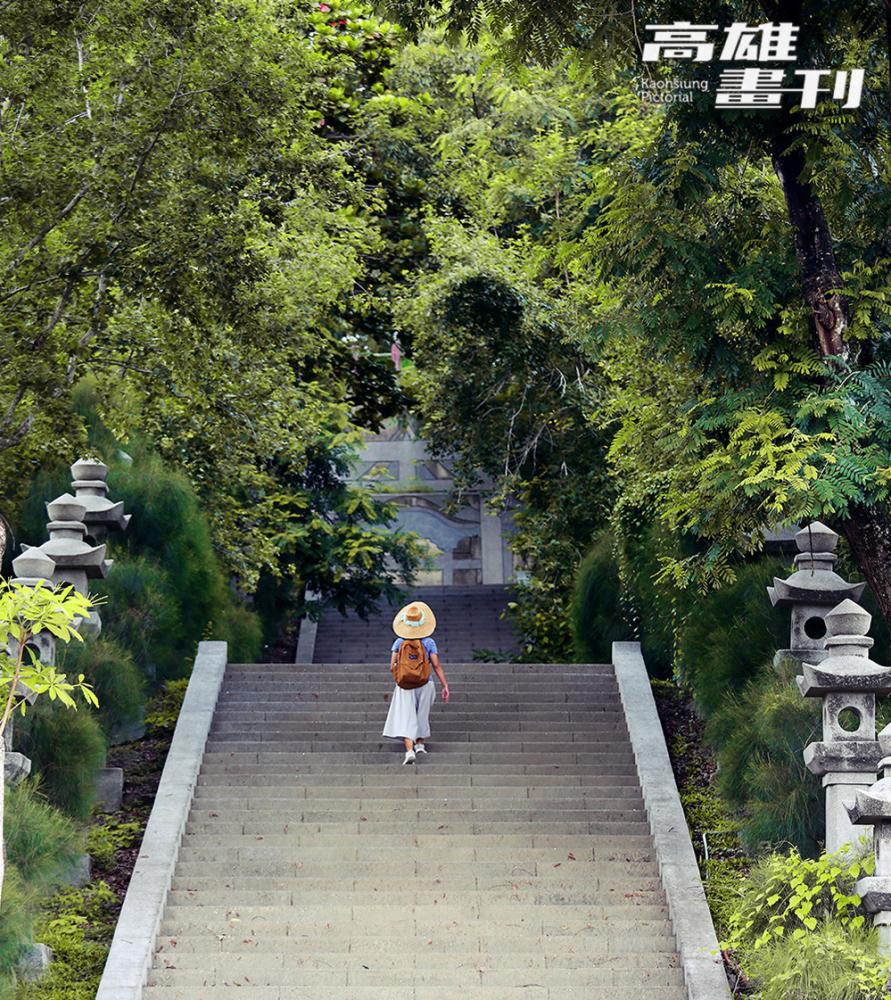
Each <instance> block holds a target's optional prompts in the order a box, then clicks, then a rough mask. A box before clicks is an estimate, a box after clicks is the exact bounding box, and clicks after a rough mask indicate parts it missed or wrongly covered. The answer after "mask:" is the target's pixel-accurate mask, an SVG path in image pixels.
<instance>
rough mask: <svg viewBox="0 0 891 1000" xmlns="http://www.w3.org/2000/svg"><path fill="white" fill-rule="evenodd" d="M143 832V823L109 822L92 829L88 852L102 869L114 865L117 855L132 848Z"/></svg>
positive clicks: (88, 835)
mask: <svg viewBox="0 0 891 1000" xmlns="http://www.w3.org/2000/svg"><path fill="white" fill-rule="evenodd" d="M141 832H142V824H141V823H136V822H132V823H121V822H119V821H117V820H109V821H108V822H107V823H99V824H96V825H95V826H91V827H90V832H89V833H88V834H87V852H88V854H89V855H90V857H91V858H92V859H93V861H95V862H96V864H97V865H99V866H100V867H101V868H108V867H110V866H111V865H113V864H114V860H115V855H116V854H117V853H118V851H123V850H125V849H126V848H128V847H132V846H133V845H134V844H135V843H136V841H137V840H138V839H139V837H140V835H141Z"/></svg>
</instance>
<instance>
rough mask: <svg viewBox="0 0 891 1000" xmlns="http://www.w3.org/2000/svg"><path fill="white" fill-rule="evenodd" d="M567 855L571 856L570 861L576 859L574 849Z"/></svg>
mask: <svg viewBox="0 0 891 1000" xmlns="http://www.w3.org/2000/svg"><path fill="white" fill-rule="evenodd" d="M567 857H568V858H569V860H570V861H575V855H574V854H573V853H572V851H570V852H569V854H568V855H567Z"/></svg>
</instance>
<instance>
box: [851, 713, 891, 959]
mask: <svg viewBox="0 0 891 1000" xmlns="http://www.w3.org/2000/svg"><path fill="white" fill-rule="evenodd" d="M879 747H880V748H881V755H882V757H881V760H880V761H879V764H878V769H877V770H878V776H879V778H878V781H876V782H875V784H873V785H872V786H871V787H870V788H868V789H867V790H866V791H863V790H862V789H858V791H857V794H856V796H855V799H854V804H853V805H852V806H850V807H849V808H848V814H849V816H850V819H851V822H852V823H856V824H858V825H863V826H872V828H873V848H874V850H875V856H876V873H875V875H869V876H867V877H865V878H862V879H860V880H859V881H858V882H857V886H856V891H857V893H858V895H859V896H860V898H861V899H862V900H863V905H864V906H865V907H866V909H867V911H868V912H869V913H871V914H873V923H874V924H875V925H876V927H877V928H878V934H879V954H880V955H885V956H891V726H885V728H884V729H883V730H882V731H881V732H880V733H879Z"/></svg>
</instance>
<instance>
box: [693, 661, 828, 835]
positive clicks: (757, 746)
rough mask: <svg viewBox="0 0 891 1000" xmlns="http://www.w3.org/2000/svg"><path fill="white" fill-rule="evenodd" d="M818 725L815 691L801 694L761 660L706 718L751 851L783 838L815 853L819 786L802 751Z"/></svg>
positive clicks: (725, 791) (724, 788)
mask: <svg viewBox="0 0 891 1000" xmlns="http://www.w3.org/2000/svg"><path fill="white" fill-rule="evenodd" d="M820 731H821V730H820V706H819V704H818V703H817V701H816V699H813V698H802V697H801V693H800V692H799V691H798V689H797V688H796V687H794V686H793V684H792V683H791V679H790V678H789V677H788V676H787V675H785V674H777V673H775V672H774V670H773V668H772V666H762V670H761V672H760V674H759V675H758V676H757V677H756V678H755V679H754V680H752V681H750V682H749V684H747V685H746V687H745V688H744V689H743V691H742V692H741V693H740V694H738V695H735V696H732V697H730V698H728V700H727V702H726V703H725V705H724V707H723V708H722V709H721V710H720V711H718V712H716V713H715V714H714V715H713V716H712V718H711V719H710V720H709V722H708V726H707V735H708V738H709V741H710V742H711V743H712V744H713V745H714V746H715V747H716V748H717V757H718V764H719V770H718V787H719V789H720V792H721V794H722V795H724V796H725V797H726V799H727V801H728V802H729V803H730V804H731V805H732V806H733V807H735V808H736V809H737V810H738V811H739V813H740V820H741V825H740V838H741V840H742V842H743V844H744V845H745V846H746V848H747V849H748V850H749V851H750V852H759V851H761V850H763V849H764V846H765V845H771V846H776V845H779V844H784V843H785V844H792V845H794V846H795V847H796V848H797V849H798V850H799V851H801V852H802V853H803V854H812V853H813V852H814V851H815V849H816V846H817V844H818V843H819V842H820V841H821V840H822V839H823V833H824V829H823V791H822V789H821V787H820V782H819V780H818V779H817V778H815V777H814V775H812V774H811V773H810V771H808V770H807V768H806V767H805V766H804V759H803V758H802V751H803V750H804V748H805V747H806V746H807V744H808V743H810V742H811V741H812V740H814V739H819V733H820Z"/></svg>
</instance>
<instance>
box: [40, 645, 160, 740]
mask: <svg viewBox="0 0 891 1000" xmlns="http://www.w3.org/2000/svg"><path fill="white" fill-rule="evenodd" d="M59 666H60V667H61V668H62V669H64V670H69V671H76V672H77V673H80V674H83V675H84V677H85V678H86V679H87V681H88V683H89V684H90V685H91V686H92V688H93V690H94V691H95V692H96V697H97V698H98V699H99V709H98V712H97V718H98V721H99V725H100V726H101V727H102V732H103V734H104V735H105V738H106V740H108V741H110V742H111V741H113V740H115V739H117V738H118V737H119V735H120V733H121V732H122V731H126V730H128V729H130V728H132V727H133V726H134V725H138V724H139V723H140V722H141V720H142V709H143V705H144V704H145V690H144V682H143V678H142V675H141V674H140V672H139V669H138V667H137V666H136V664H135V663H134V661H133V657H132V655H131V654H130V653H129V651H128V650H127V649H126V648H125V647H123V646H121V645H120V644H118V643H117V642H115V641H114V640H112V639H108V638H104V637H103V638H99V639H96V640H95V641H94V642H90V641H87V642H85V643H83V644H82V645H79V646H77V647H67V648H65V649H64V650H62V651H61V654H60V656H59Z"/></svg>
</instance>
